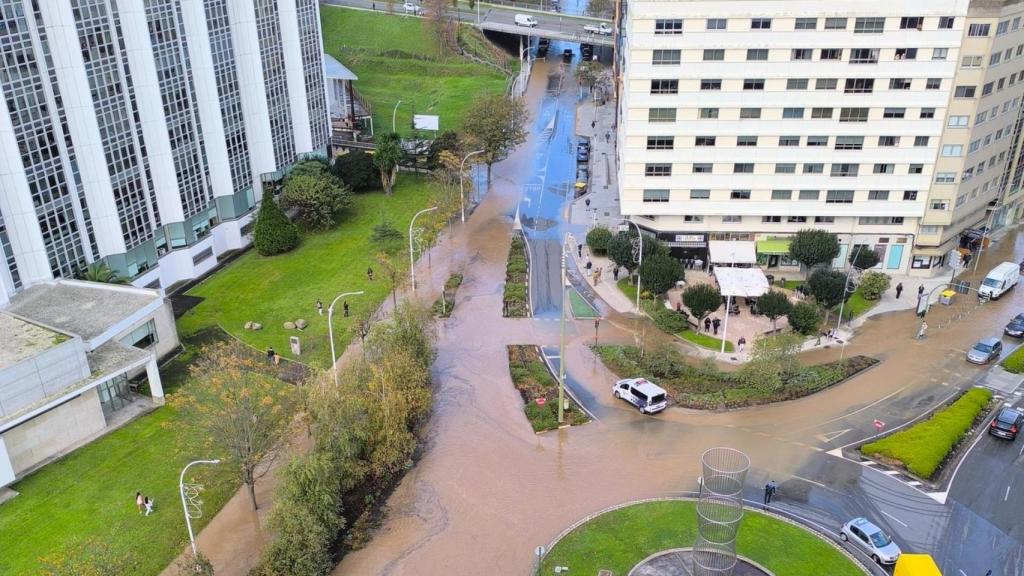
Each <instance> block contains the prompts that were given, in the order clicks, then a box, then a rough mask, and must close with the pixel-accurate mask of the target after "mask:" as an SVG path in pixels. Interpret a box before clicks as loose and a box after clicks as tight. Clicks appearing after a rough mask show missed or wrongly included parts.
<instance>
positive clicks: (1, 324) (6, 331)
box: [0, 312, 68, 369]
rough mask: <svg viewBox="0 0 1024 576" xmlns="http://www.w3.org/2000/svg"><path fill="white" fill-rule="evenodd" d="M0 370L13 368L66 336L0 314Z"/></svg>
mask: <svg viewBox="0 0 1024 576" xmlns="http://www.w3.org/2000/svg"><path fill="white" fill-rule="evenodd" d="M0 334H3V346H0V369H4V368H7V367H8V366H13V365H14V364H17V363H19V362H21V361H23V360H27V359H28V358H31V357H33V356H35V355H36V354H39V353H40V352H43V351H44V350H47V349H48V348H51V347H53V346H56V345H57V344H60V343H61V342H63V341H65V340H67V339H68V336H67V335H65V334H61V333H60V332H54V331H53V330H50V329H48V328H43V327H42V326H39V325H38V324H33V323H31V322H26V321H25V320H22V319H21V318H17V317H15V316H11V315H10V314H4V313H2V312H0Z"/></svg>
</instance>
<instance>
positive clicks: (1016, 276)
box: [978, 262, 1020, 300]
mask: <svg viewBox="0 0 1024 576" xmlns="http://www.w3.org/2000/svg"><path fill="white" fill-rule="evenodd" d="M1019 280H1020V266H1019V265H1017V264H1015V263H1013V262H1003V263H1002V264H1000V265H999V266H996V267H995V268H993V269H992V271H991V272H989V273H988V276H985V279H984V280H982V281H981V286H979V287H978V296H979V297H982V298H991V299H993V300H996V299H998V298H999V297H1000V296H1002V295H1003V294H1004V293H1005V292H1006V291H1008V290H1010V289H1011V288H1013V287H1014V286H1016V285H1017V282H1018V281H1019Z"/></svg>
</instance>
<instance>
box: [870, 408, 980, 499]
mask: <svg viewBox="0 0 1024 576" xmlns="http://www.w3.org/2000/svg"><path fill="white" fill-rule="evenodd" d="M991 399H992V392H991V391H990V390H988V389H986V388H972V389H970V390H968V391H967V392H965V393H964V394H963V395H962V396H960V398H959V399H957V400H956V402H953V403H952V404H950V405H949V406H947V407H945V408H943V409H942V410H939V411H938V412H936V413H935V414H934V415H932V417H931V418H929V419H927V420H925V421H924V422H920V423H918V424H915V425H914V426H911V427H910V428H907V429H906V430H901V431H899V432H897V433H895V434H892V435H891V436H887V437H885V438H882V439H881V440H878V441H876V442H869V443H868V444H865V445H863V446H861V448H860V451H861V453H863V454H865V455H867V456H876V457H877V456H881V457H884V458H887V459H892V460H896V461H898V462H900V463H902V464H903V465H904V466H905V467H906V468H907V470H909V471H910V472H912V473H913V474H916V475H917V476H920V477H921V478H926V479H927V478H931V477H932V475H934V474H935V471H936V470H937V469H938V467H939V465H940V464H942V462H943V460H945V459H946V457H947V456H949V453H950V452H952V450H953V448H954V447H955V446H956V445H957V443H958V442H959V441H960V439H961V438H963V437H964V434H966V433H967V431H968V430H970V429H971V425H972V424H973V423H974V420H975V419H976V418H977V417H978V414H979V413H980V412H981V411H982V410H984V409H985V408H986V407H987V406H988V403H989V400H991Z"/></svg>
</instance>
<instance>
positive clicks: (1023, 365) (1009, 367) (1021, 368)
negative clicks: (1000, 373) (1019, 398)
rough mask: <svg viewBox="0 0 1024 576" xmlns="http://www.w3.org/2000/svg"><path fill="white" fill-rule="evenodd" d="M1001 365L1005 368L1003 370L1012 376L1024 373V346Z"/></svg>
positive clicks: (1004, 359) (1012, 353)
mask: <svg viewBox="0 0 1024 576" xmlns="http://www.w3.org/2000/svg"><path fill="white" fill-rule="evenodd" d="M999 365H1000V366H1002V367H1003V370H1006V371H1007V372H1010V373H1012V374H1020V373H1021V372H1024V346H1021V347H1019V348H1017V349H1016V350H1014V351H1013V352H1011V353H1010V355H1009V356H1007V357H1006V358H1003V361H1002V362H1000V363H999Z"/></svg>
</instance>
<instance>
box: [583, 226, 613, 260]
mask: <svg viewBox="0 0 1024 576" xmlns="http://www.w3.org/2000/svg"><path fill="white" fill-rule="evenodd" d="M611 240H612V232H611V230H609V229H607V228H605V227H604V226H598V227H596V228H594V229H593V230H591V231H590V232H587V246H590V250H591V251H592V252H593V253H595V254H604V253H606V252H607V251H608V243H609V242H611Z"/></svg>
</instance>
